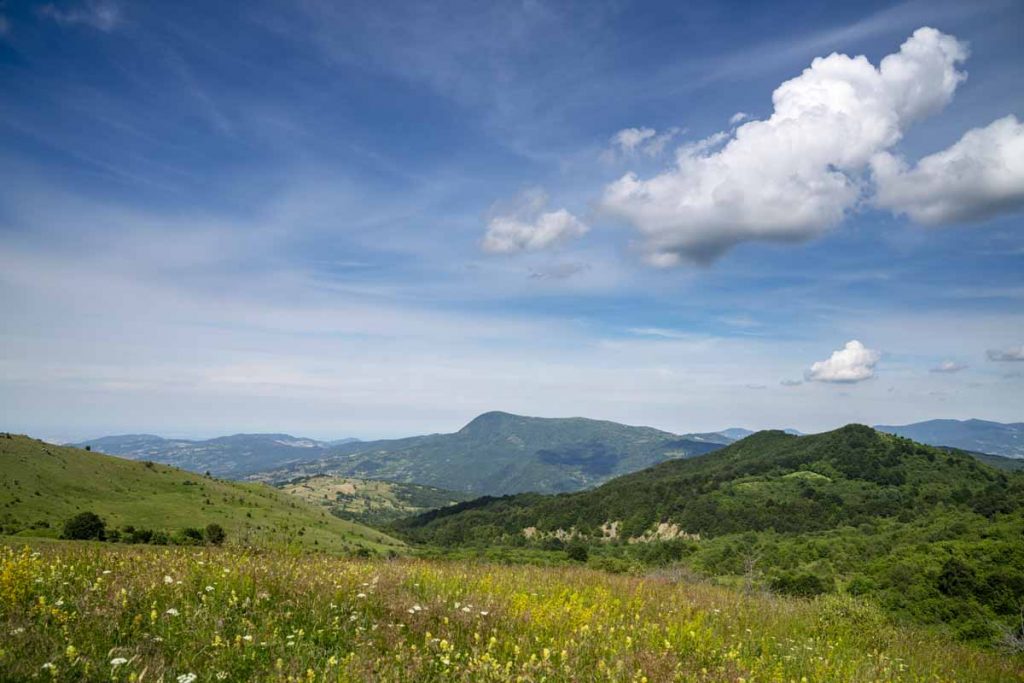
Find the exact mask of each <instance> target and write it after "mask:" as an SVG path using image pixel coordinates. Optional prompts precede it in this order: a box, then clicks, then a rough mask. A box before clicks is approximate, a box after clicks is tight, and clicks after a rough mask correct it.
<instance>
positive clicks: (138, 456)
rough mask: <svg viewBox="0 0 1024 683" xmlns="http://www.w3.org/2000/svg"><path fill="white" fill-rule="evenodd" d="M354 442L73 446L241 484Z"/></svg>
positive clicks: (137, 440) (148, 440)
mask: <svg viewBox="0 0 1024 683" xmlns="http://www.w3.org/2000/svg"><path fill="white" fill-rule="evenodd" d="M355 441H356V439H341V440H339V441H329V442H328V441H317V440H315V439H306V438H303V437H295V436H291V435H289V434H234V435H232V436H221V437H217V438H215V439H206V440H203V441H191V440H188V439H165V438H163V437H161V436H155V435H153V434H122V435H120V436H104V437H101V438H99V439H92V440H89V441H82V442H79V443H76V444H72V445H74V446H77V447H78V448H86V447H88V448H91V449H92V450H94V451H98V452H100V453H107V454H109V455H117V456H120V457H122V458H129V459H131V460H150V461H152V462H159V463H163V464H165V465H173V466H174V467H179V468H181V469H183V470H189V471H191V472H199V473H205V472H209V473H210V474H212V475H214V476H217V477H225V478H228V479H242V478H244V477H245V476H246V475H248V474H252V473H253V472H259V471H260V470H266V469H272V468H278V467H283V466H285V465H288V464H289V463H294V462H300V461H305V460H314V459H316V458H318V457H320V456H321V455H322V454H324V453H325V452H327V450H328V449H330V448H332V447H335V446H341V445H345V444H349V443H352V442H355Z"/></svg>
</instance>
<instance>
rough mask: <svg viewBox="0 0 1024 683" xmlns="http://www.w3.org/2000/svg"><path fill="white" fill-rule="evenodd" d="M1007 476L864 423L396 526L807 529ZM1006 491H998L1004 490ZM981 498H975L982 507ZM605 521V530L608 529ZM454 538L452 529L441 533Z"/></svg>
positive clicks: (478, 503) (596, 530) (947, 496)
mask: <svg viewBox="0 0 1024 683" xmlns="http://www.w3.org/2000/svg"><path fill="white" fill-rule="evenodd" d="M1006 481H1008V480H1007V479H1006V475H1005V474H1003V473H1001V472H997V471H996V470H994V469H991V468H989V467H987V466H985V465H982V464H980V463H979V462H977V461H976V460H975V458H973V457H972V456H970V455H969V454H966V453H963V452H961V451H956V450H951V451H944V450H941V449H938V448H933V447H930V446H925V445H922V444H916V443H914V442H912V441H910V440H908V439H903V438H899V437H894V436H891V435H887V434H882V433H880V432H877V431H875V430H873V429H871V428H869V427H864V426H862V425H849V426H847V427H843V428H842V429H838V430H835V431H832V432H826V433H824V434H816V435H811V436H802V437H798V436H792V435H789V434H786V433H784V432H781V431H766V432H758V433H756V434H754V435H752V436H749V437H747V438H745V439H743V440H741V441H738V442H736V443H734V444H732V445H730V446H727V447H725V448H722V449H720V450H717V451H715V452H713V453H710V454H708V455H705V456H703V457H699V458H692V459H688V460H680V461H671V462H665V463H662V464H660V465H656V466H654V467H651V468H648V469H645V470H642V471H639V472H634V473H632V474H627V475H624V476H621V477H617V478H615V479H612V480H611V481H609V482H607V483H605V484H603V485H602V486H599V487H597V488H595V489H591V490H588V491H580V492H577V493H572V494H566V495H559V496H550V495H549V496H543V495H534V494H524V495H520V496H510V497H503V498H481V499H478V500H474V501H470V502H467V503H462V504H459V505H455V506H452V507H450V508H444V509H441V510H434V511H432V512H428V513H425V514H423V515H421V516H419V517H414V518H411V519H409V520H404V521H403V522H401V523H399V528H402V529H403V530H404V531H405V532H406V533H407V534H409V535H410V537H412V538H426V537H433V531H439V530H441V529H442V528H443V527H446V526H450V525H453V524H455V525H459V524H461V523H462V522H461V519H465V518H464V517H461V515H464V514H466V515H467V517H472V518H473V520H474V521H473V524H472V525H470V526H469V527H467V530H469V531H471V532H472V534H473V536H474V538H478V537H479V530H478V529H476V528H474V527H479V526H483V525H487V526H490V527H492V528H494V529H500V530H501V533H513V534H514V533H522V531H523V529H525V528H528V527H534V528H536V529H537V531H538V532H542V533H543V532H554V531H556V530H558V529H561V530H563V531H565V532H568V531H569V530H570V529H573V528H574V529H575V530H576V532H577V533H581V534H584V535H586V536H588V537H594V536H597V537H600V536H602V535H603V534H607V533H608V532H607V531H605V530H603V529H602V527H604V525H606V524H617V525H618V531H617V535H619V536H622V537H625V538H634V539H640V538H641V537H643V536H644V534H648V533H651V532H653V531H655V530H656V528H657V527H658V525H659V524H669V525H675V526H677V527H678V528H679V529H680V530H682V531H684V532H686V533H690V534H700V535H704V536H706V535H722V534H729V533H737V532H746V531H762V530H767V529H774V530H775V531H779V532H809V531H819V530H822V529H830V528H834V527H837V526H842V525H856V524H860V523H861V522H863V521H866V520H870V519H872V518H876V517H891V516H896V515H911V516H918V515H921V514H927V512H928V510H929V509H931V508H933V507H935V506H936V505H939V504H944V503H945V502H946V501H947V500H956V501H958V502H959V501H973V500H974V496H975V494H977V493H978V492H979V491H984V490H987V487H989V486H990V485H992V484H993V483H996V484H997V485H1000V486H1001V485H1002V483H1004V482H1006ZM1001 490H1002V489H1000V491H1001ZM979 504H980V503H979ZM605 528H606V527H605ZM442 535H443V536H444V538H445V539H447V540H448V541H456V542H458V541H459V540H460V539H459V536H458V534H451V533H448V532H447V531H446V532H444V533H443V534H442Z"/></svg>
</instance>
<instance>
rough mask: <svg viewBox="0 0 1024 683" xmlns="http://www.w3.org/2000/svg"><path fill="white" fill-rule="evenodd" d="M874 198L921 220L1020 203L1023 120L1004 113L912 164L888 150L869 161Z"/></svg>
mask: <svg viewBox="0 0 1024 683" xmlns="http://www.w3.org/2000/svg"><path fill="white" fill-rule="evenodd" d="M871 168H872V171H873V175H874V179H875V184H876V186H877V194H876V197H875V203H876V204H877V205H878V206H880V207H883V208H886V209H890V210H892V211H895V212H897V213H902V214H906V215H907V216H909V217H910V218H911V219H913V220H914V221H917V222H918V223H923V224H925V225H941V224H944V223H953V222H961V221H977V220H984V219H986V218H991V217H992V216H993V215H995V214H997V213H1000V212H1002V211H1005V210H1008V209H1015V208H1019V207H1021V206H1024V123H1021V122H1020V121H1018V120H1017V117H1016V116H1006V117H1004V118H1001V119H998V120H996V121H993V122H992V123H990V124H989V125H988V126H986V127H984V128H975V129H973V130H969V131H967V132H966V133H965V134H964V136H963V137H962V138H960V140H959V141H957V142H956V143H955V144H954V145H952V146H951V147H949V148H948V149H945V150H943V151H941V152H937V153H935V154H932V155H931V156H927V157H925V158H923V159H921V160H920V161H918V162H917V164H916V165H915V166H914V167H913V168H909V167H908V165H907V163H906V162H905V161H904V160H903V159H901V158H899V157H897V156H894V155H892V154H889V153H888V152H881V153H879V154H878V155H877V156H876V157H875V158H874V159H872V161H871Z"/></svg>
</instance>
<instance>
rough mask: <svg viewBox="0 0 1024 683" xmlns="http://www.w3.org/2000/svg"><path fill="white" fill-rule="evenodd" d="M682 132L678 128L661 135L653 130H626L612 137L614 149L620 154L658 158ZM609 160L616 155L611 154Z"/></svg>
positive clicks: (670, 129) (663, 132)
mask: <svg viewBox="0 0 1024 683" xmlns="http://www.w3.org/2000/svg"><path fill="white" fill-rule="evenodd" d="M680 132H681V129H680V128H677V127H672V128H669V129H668V130H664V131H662V132H661V133H659V132H658V131H656V130H654V129H653V128H624V129H622V130H620V131H619V132H618V133H616V134H615V135H613V136H612V138H611V143H612V146H613V147H616V148H618V151H619V153H620V154H622V155H624V156H627V157H628V156H634V155H636V154H638V153H640V154H644V155H646V156H649V157H656V156H658V155H659V154H661V153H662V152H664V151H665V147H667V146H668V143H669V142H671V141H672V139H673V138H675V137H676V136H677V135H679V133H680ZM607 158H609V159H612V158H615V154H614V153H611V154H609V155H608V156H607Z"/></svg>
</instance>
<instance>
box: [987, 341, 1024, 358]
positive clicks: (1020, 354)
mask: <svg viewBox="0 0 1024 683" xmlns="http://www.w3.org/2000/svg"><path fill="white" fill-rule="evenodd" d="M986 355H987V356H988V359H989V360H994V361H1024V344H1021V345H1020V346H1011V347H1009V348H1006V349H989V350H988V352H987V353H986Z"/></svg>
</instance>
